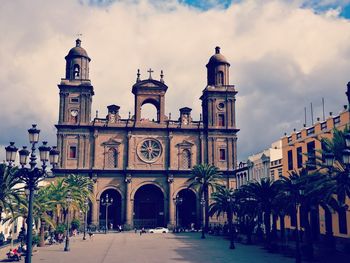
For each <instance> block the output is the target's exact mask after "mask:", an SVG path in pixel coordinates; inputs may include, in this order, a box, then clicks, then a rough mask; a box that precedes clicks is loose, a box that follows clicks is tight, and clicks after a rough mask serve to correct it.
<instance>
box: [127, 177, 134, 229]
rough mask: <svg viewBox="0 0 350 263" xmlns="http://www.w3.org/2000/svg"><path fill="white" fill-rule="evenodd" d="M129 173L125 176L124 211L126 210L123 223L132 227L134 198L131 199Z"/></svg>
mask: <svg viewBox="0 0 350 263" xmlns="http://www.w3.org/2000/svg"><path fill="white" fill-rule="evenodd" d="M131 184H132V179H131V175H130V174H127V175H126V177H125V211H126V216H125V217H126V221H125V224H126V225H127V226H128V227H130V228H133V208H134V205H133V204H134V200H131V187H132V185H131Z"/></svg>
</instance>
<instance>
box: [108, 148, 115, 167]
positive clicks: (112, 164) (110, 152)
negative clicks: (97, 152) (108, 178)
mask: <svg viewBox="0 0 350 263" xmlns="http://www.w3.org/2000/svg"><path fill="white" fill-rule="evenodd" d="M107 167H108V168H117V167H118V152H117V150H116V149H114V148H110V149H109V150H108V152H107Z"/></svg>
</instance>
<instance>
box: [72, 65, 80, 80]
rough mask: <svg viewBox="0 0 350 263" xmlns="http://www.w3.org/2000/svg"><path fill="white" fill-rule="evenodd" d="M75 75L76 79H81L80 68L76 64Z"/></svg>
mask: <svg viewBox="0 0 350 263" xmlns="http://www.w3.org/2000/svg"><path fill="white" fill-rule="evenodd" d="M73 75H74V78H75V79H77V78H79V77H80V67H79V65H78V64H75V65H74V67H73Z"/></svg>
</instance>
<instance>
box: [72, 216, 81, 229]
mask: <svg viewBox="0 0 350 263" xmlns="http://www.w3.org/2000/svg"><path fill="white" fill-rule="evenodd" d="M79 227H80V220H79V219H76V218H74V219H73V220H72V222H71V228H72V230H76V229H79Z"/></svg>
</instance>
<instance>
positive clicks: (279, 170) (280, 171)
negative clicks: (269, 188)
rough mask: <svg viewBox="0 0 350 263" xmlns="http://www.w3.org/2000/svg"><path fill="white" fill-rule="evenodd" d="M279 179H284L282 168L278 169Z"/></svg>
mask: <svg viewBox="0 0 350 263" xmlns="http://www.w3.org/2000/svg"><path fill="white" fill-rule="evenodd" d="M277 172H278V177H282V168H278V169H277Z"/></svg>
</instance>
